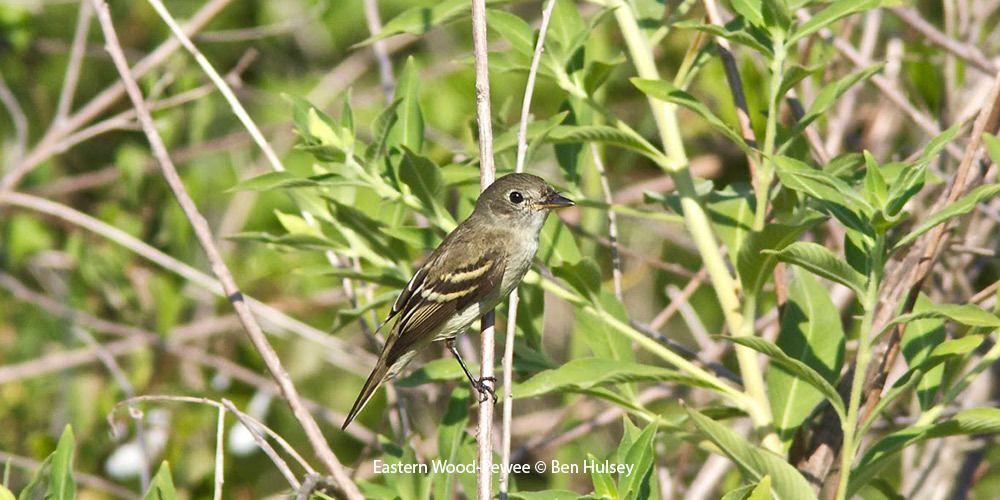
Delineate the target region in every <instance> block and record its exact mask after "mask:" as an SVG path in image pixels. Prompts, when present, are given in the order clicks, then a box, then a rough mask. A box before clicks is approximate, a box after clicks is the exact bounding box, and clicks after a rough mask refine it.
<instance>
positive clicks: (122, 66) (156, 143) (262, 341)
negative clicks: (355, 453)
mask: <svg viewBox="0 0 1000 500" xmlns="http://www.w3.org/2000/svg"><path fill="white" fill-rule="evenodd" d="M93 2H94V5H95V7H96V10H97V15H98V19H99V21H100V23H101V28H102V30H103V31H104V37H105V39H106V41H107V46H106V47H107V50H108V52H109V54H111V58H112V60H113V61H114V63H115V66H116V67H117V69H118V72H119V74H120V75H121V78H122V81H123V82H124V84H125V89H126V91H127V92H128V95H129V98H130V99H131V100H132V105H133V106H135V108H136V111H137V112H138V115H139V121H140V122H141V123H142V126H143V130H144V131H145V132H146V136H147V138H148V139H149V142H150V146H151V147H152V149H153V154H154V156H156V158H157V160H158V161H159V162H160V167H161V168H162V169H163V176H164V178H165V180H166V181H167V184H169V185H170V190H171V191H172V192H173V193H174V196H175V197H176V198H177V201H178V203H179V204H180V206H181V209H182V210H183V211H184V215H185V216H186V217H187V218H188V220H189V221H190V223H191V226H192V228H193V229H194V232H195V235H196V236H197V238H198V241H199V243H200V244H201V246H202V248H203V249H204V251H205V254H206V256H207V257H208V260H209V261H210V262H211V267H212V271H213V273H214V274H215V275H216V277H218V278H219V281H220V282H221V284H222V288H223V290H225V292H226V295H227V296H228V297H229V301H230V303H232V305H233V308H234V309H235V310H236V314H237V316H238V317H239V319H240V323H242V324H243V327H244V329H245V330H246V333H247V335H248V337H249V338H250V341H251V342H252V343H253V345H254V348H256V350H257V352H258V353H260V355H261V358H262V359H263V360H264V363H265V364H266V365H267V367H268V370H269V371H270V372H271V375H272V376H273V377H274V378H275V381H276V382H277V383H278V387H279V388H280V389H281V393H282V396H284V398H285V400H286V401H287V402H288V405H289V407H290V408H291V409H292V413H293V414H294V415H295V418H296V420H298V421H299V423H300V424H301V425H302V427H303V429H304V430H305V433H306V436H307V437H308V439H309V442H310V444H311V445H312V447H313V451H314V452H315V453H316V455H317V457H318V458H319V459H320V461H321V462H323V464H324V466H326V468H327V470H328V471H329V472H330V474H332V475H333V478H334V481H335V482H336V484H337V486H338V487H339V488H340V489H341V492H342V493H343V494H344V495H345V496H347V497H348V498H358V499H360V498H362V496H361V492H360V491H359V490H358V489H357V486H356V485H355V484H354V483H353V482H351V481H350V479H349V478H348V476H347V473H346V471H344V468H343V466H342V465H341V464H340V461H339V460H337V457H336V455H334V454H333V451H332V450H331V449H330V447H329V445H328V444H327V442H326V440H325V439H324V437H323V433H322V432H321V431H320V429H319V426H318V425H317V424H316V420H314V419H313V417H312V415H311V414H310V413H309V411H308V410H306V408H305V406H304V405H303V404H302V401H301V399H300V398H299V394H298V390H297V389H296V388H295V385H294V384H293V383H292V381H291V378H290V377H289V376H288V373H287V372H285V369H284V367H282V366H281V360H280V359H279V358H278V355H277V353H275V351H274V348H273V347H271V344H270V343H268V341H267V337H265V336H264V332H263V330H262V329H261V327H260V325H259V324H258V323H257V320H256V318H254V316H253V313H252V312H251V311H250V307H249V306H248V305H247V303H246V302H245V301H244V299H243V297H242V294H241V293H240V291H239V288H238V287H237V285H236V282H235V281H234V280H233V276H232V274H231V273H230V272H229V268H228V267H227V266H226V264H225V262H224V261H223V260H222V255H220V254H219V251H218V249H217V248H216V246H215V240H214V238H213V236H212V233H211V230H210V229H209V227H208V223H207V221H205V219H204V217H202V215H201V214H200V213H199V212H198V208H197V206H196V205H195V204H194V201H193V200H192V199H191V197H190V195H188V193H187V190H186V189H185V188H184V184H183V183H182V182H181V178H180V175H178V173H177V169H176V168H175V167H174V164H173V162H172V161H171V160H170V156H169V154H168V152H167V148H166V145H165V144H164V143H163V140H162V139H161V138H160V135H159V132H157V130H156V125H155V124H154V123H153V117H152V116H151V115H150V113H149V110H148V109H147V108H146V103H145V101H144V100H143V96H142V91H141V90H140V89H139V86H138V85H137V84H136V82H135V80H134V79H133V78H132V75H131V74H130V72H129V67H128V62H127V61H126V60H125V54H124V53H122V50H121V45H120V44H119V42H118V36H117V34H116V33H115V29H114V25H113V23H112V21H111V13H110V11H109V9H108V5H107V3H105V2H104V1H103V0H93ZM258 133H259V132H258ZM271 154H273V151H272V152H271Z"/></svg>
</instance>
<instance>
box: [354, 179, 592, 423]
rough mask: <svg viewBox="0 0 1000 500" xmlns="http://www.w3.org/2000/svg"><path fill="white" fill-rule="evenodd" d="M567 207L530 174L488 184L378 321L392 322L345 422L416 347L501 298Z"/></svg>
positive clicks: (448, 333) (461, 326)
mask: <svg viewBox="0 0 1000 500" xmlns="http://www.w3.org/2000/svg"><path fill="white" fill-rule="evenodd" d="M571 205H573V202H572V201H570V200H569V199H567V198H564V197H563V196H561V195H559V194H558V193H556V191H555V190H554V189H553V188H552V187H551V186H549V185H548V184H547V183H546V182H545V181H544V180H542V179H541V178H540V177H538V176H534V175H531V174H509V175H505V176H503V177H501V178H499V179H497V180H496V181H495V182H494V183H493V184H491V185H490V186H489V187H488V188H486V190H485V191H483V193H482V194H481V195H480V196H479V200H478V201H477V202H476V208H475V210H473V212H472V214H471V215H470V216H469V218H467V219H465V220H464V221H463V222H462V223H461V224H459V225H458V227H456V228H455V229H454V230H453V231H452V232H451V233H450V234H448V236H446V237H445V239H444V240H443V241H442V242H441V244H440V245H438V247H437V248H436V249H435V250H434V252H433V253H431V255H430V256H429V257H428V258H427V261H426V262H425V263H424V265H423V266H421V267H420V268H419V269H418V270H417V272H416V273H414V275H413V277H412V278H411V279H410V281H409V283H407V285H406V287H405V288H404V289H403V290H402V291H401V292H400V294H399V297H398V298H397V299H396V302H395V303H394V304H393V306H392V309H391V310H390V311H389V315H388V316H387V317H386V320H385V323H384V324H386V323H388V322H389V321H391V320H393V319H395V320H396V322H395V324H394V325H393V327H392V330H391V331H390V332H389V334H388V335H387V337H386V341H385V345H384V346H383V348H382V353H381V354H380V355H379V359H378V362H377V363H376V364H375V368H374V369H373V370H372V373H371V375H369V376H368V380H367V381H366V382H365V385H364V387H363V388H362V389H361V393H360V394H359V395H358V399H357V400H356V401H355V402H354V406H353V407H352V408H351V412H350V413H349V414H348V415H347V419H346V420H345V421H344V425H343V427H344V428H346V427H347V426H348V424H350V423H351V421H352V420H354V418H355V417H356V416H357V415H358V413H359V412H360V411H361V409H362V408H364V406H365V404H367V403H368V400H370V399H371V397H372V396H373V395H374V394H375V390H376V389H378V387H379V386H380V385H382V383H383V382H385V381H386V380H387V379H389V378H391V377H393V376H395V375H396V374H398V373H399V371H400V370H401V369H402V368H403V367H404V366H405V365H406V364H407V363H408V362H409V361H410V359H412V358H413V356H414V355H415V354H416V353H417V352H418V351H419V350H420V349H422V348H424V347H426V346H427V345H429V344H430V343H431V342H434V341H439V340H448V341H450V340H451V339H454V338H455V337H456V336H457V335H460V334H462V333H463V332H464V331H465V329H466V328H468V326H469V325H470V324H471V323H472V322H473V321H475V320H476V319H477V318H479V317H480V316H481V315H482V314H484V313H486V312H488V311H490V310H492V309H493V307H494V306H496V305H497V303H499V302H500V300H501V299H502V298H503V297H506V296H507V295H508V294H509V293H510V292H511V290H513V289H514V287H516V286H517V284H518V283H520V282H521V279H522V278H523V277H524V274H525V273H526V272H527V271H528V269H529V268H530V267H531V261H532V259H533V258H534V256H535V252H536V251H537V250H538V235H539V233H540V232H541V229H542V225H543V224H544V223H545V217H546V216H547V215H548V212H549V210H551V209H555V208H562V207H567V206H571ZM449 347H450V348H452V352H454V353H455V354H456V355H457V351H455V350H454V349H453V346H451V345H450V343H449ZM459 362H460V363H461V358H459ZM462 368H463V370H464V369H465V365H464V363H462ZM466 375H467V376H468V377H469V380H470V382H472V384H473V386H474V387H475V388H476V389H478V390H480V391H481V392H482V391H485V390H488V387H485V386H484V385H483V384H482V383H481V382H479V381H477V380H475V379H474V378H473V377H472V375H471V374H469V372H468V371H467V370H466Z"/></svg>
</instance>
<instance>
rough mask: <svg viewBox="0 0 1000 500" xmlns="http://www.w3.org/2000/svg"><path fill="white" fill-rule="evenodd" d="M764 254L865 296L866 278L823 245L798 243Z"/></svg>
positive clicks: (766, 251) (806, 242)
mask: <svg viewBox="0 0 1000 500" xmlns="http://www.w3.org/2000/svg"><path fill="white" fill-rule="evenodd" d="M763 252H764V253H765V254H771V255H774V256H776V257H777V258H778V260H780V261H782V262H787V263H789V264H795V265H797V266H800V267H802V268H803V269H806V270H808V271H809V272H811V273H813V274H815V275H817V276H822V277H824V278H826V279H828V280H831V281H835V282H837V283H840V284H841V285H844V286H846V287H848V288H850V289H851V290H853V291H854V293H855V294H857V296H858V297H861V296H864V294H865V281H866V279H865V277H864V276H862V275H861V273H859V272H857V271H855V270H854V268H852V267H851V266H850V264H848V263H847V262H846V261H845V260H844V259H841V258H840V257H839V256H837V254H835V253H833V252H831V251H830V250H828V249H827V248H826V247H824V246H822V245H818V244H816V243H812V242H808V241H797V242H795V243H792V244H791V245H788V246H787V247H785V248H783V249H781V250H777V251H775V250H763Z"/></svg>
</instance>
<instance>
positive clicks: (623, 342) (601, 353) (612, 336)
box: [574, 290, 635, 361]
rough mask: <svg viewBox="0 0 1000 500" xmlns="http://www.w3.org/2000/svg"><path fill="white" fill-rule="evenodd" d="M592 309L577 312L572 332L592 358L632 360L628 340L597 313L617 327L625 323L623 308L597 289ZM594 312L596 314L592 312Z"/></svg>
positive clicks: (630, 346) (626, 321)
mask: <svg viewBox="0 0 1000 500" xmlns="http://www.w3.org/2000/svg"><path fill="white" fill-rule="evenodd" d="M592 304H593V305H594V306H595V307H594V308H589V307H587V308H582V309H577V311H576V314H575V316H576V317H575V318H574V323H575V329H574V332H575V333H576V335H578V336H579V337H578V338H579V340H582V341H583V343H584V344H585V345H586V346H587V347H589V348H590V350H591V352H593V353H594V355H595V356H598V357H602V358H608V359H613V360H619V361H633V360H634V359H635V354H634V352H633V350H632V341H631V340H629V338H628V337H626V336H625V335H622V334H621V332H620V331H618V330H616V329H615V328H614V327H612V326H611V325H609V324H608V323H609V322H608V320H606V319H604V317H602V314H601V312H603V313H606V314H607V315H610V316H611V317H612V318H614V319H615V320H617V321H618V322H619V323H620V324H627V323H628V313H627V312H626V311H625V306H624V305H623V304H622V303H621V301H619V300H618V299H617V298H616V297H615V295H614V294H613V293H611V291H609V290H601V291H600V293H599V294H598V295H597V297H596V300H595V301H594V302H592ZM594 309H597V310H598V311H595V310H594Z"/></svg>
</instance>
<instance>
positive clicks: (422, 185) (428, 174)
mask: <svg viewBox="0 0 1000 500" xmlns="http://www.w3.org/2000/svg"><path fill="white" fill-rule="evenodd" d="M399 180H401V181H403V183H404V184H406V185H407V186H409V187H410V192H412V193H413V195H414V196H416V197H417V198H418V199H419V200H420V202H421V203H422V204H423V205H424V207H425V208H426V209H427V212H428V213H430V214H437V213H439V212H440V211H442V208H441V202H440V201H439V199H438V197H439V196H440V194H441V192H442V191H443V190H444V180H442V178H441V169H440V168H438V166H437V165H435V164H434V162H433V161H431V160H430V159H428V158H426V157H423V156H420V155H418V154H416V153H414V152H413V151H411V150H410V149H409V148H405V149H404V153H403V161H401V162H400V164H399Z"/></svg>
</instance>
